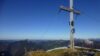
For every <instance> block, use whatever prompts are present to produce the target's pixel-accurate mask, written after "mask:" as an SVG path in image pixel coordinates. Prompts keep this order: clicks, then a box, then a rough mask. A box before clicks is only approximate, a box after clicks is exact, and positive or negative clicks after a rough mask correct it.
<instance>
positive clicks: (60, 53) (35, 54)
mask: <svg viewBox="0 0 100 56" xmlns="http://www.w3.org/2000/svg"><path fill="white" fill-rule="evenodd" d="M83 50H84V49H77V50H76V51H75V52H71V50H70V49H58V50H53V51H49V52H46V51H43V50H37V51H30V52H28V53H27V55H26V56H79V54H80V53H81V51H83ZM85 50H86V49H85ZM95 56H100V52H96V54H95Z"/></svg>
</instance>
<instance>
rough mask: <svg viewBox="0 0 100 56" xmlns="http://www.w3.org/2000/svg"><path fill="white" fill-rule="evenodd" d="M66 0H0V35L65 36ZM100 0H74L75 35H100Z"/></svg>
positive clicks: (66, 20)
mask: <svg viewBox="0 0 100 56" xmlns="http://www.w3.org/2000/svg"><path fill="white" fill-rule="evenodd" d="M60 5H64V6H68V7H69V0H0V39H64V40H66V39H69V32H70V31H69V13H68V12H64V11H61V12H59V6H60ZM99 5H100V0H74V8H75V9H76V10H80V11H81V15H75V16H74V17H75V29H76V33H75V38H85V39H87V38H99V37H100V6H99Z"/></svg>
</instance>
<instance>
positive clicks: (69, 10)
mask: <svg viewBox="0 0 100 56" xmlns="http://www.w3.org/2000/svg"><path fill="white" fill-rule="evenodd" d="M60 9H61V10H64V11H68V12H74V13H75V14H78V15H79V14H80V11H77V10H73V9H70V8H66V7H64V6H60Z"/></svg>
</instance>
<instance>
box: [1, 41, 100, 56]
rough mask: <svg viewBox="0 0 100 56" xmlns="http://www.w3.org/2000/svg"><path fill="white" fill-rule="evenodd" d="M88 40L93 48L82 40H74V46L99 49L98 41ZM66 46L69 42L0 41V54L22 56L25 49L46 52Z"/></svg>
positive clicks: (99, 43)
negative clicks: (91, 42)
mask: <svg viewBox="0 0 100 56" xmlns="http://www.w3.org/2000/svg"><path fill="white" fill-rule="evenodd" d="M90 40H92V41H93V42H94V44H93V46H87V45H85V44H84V42H82V41H83V40H82V39H75V45H76V46H84V47H91V48H96V49H100V39H90ZM68 45H69V40H0V52H2V51H9V52H10V53H11V54H12V56H23V55H24V53H25V49H26V50H27V51H30V50H48V49H52V48H56V47H63V46H68Z"/></svg>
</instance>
